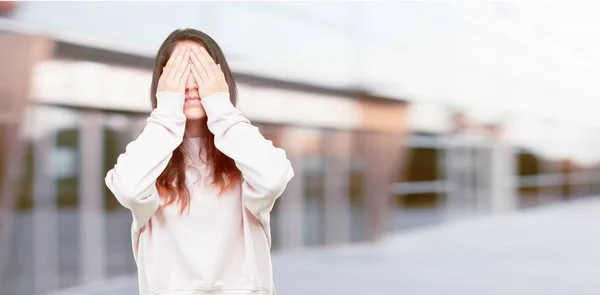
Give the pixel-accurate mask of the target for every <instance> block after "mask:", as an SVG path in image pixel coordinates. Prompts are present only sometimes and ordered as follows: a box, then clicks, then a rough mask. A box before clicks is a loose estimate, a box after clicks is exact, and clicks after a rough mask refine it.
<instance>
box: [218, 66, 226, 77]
mask: <svg viewBox="0 0 600 295" xmlns="http://www.w3.org/2000/svg"><path fill="white" fill-rule="evenodd" d="M217 72H218V73H219V75H221V76H223V77H224V76H225V73H223V68H222V67H221V64H217Z"/></svg>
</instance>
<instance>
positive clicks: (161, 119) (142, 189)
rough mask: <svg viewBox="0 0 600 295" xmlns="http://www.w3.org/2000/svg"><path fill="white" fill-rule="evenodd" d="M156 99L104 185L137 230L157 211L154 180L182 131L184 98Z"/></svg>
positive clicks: (174, 95)
mask: <svg viewBox="0 0 600 295" xmlns="http://www.w3.org/2000/svg"><path fill="white" fill-rule="evenodd" d="M156 98H157V107H156V108H155V109H154V110H153V111H152V113H151V114H150V117H149V118H148V119H147V120H146V126H145V127H144V130H143V131H142V133H141V134H140V135H139V136H138V138H137V139H135V140H134V141H132V142H131V143H129V144H128V145H127V147H126V148H125V152H124V153H122V154H121V155H120V156H119V157H118V159H117V163H116V164H115V166H114V167H113V168H112V169H111V170H110V171H108V173H107V174H106V178H105V182H106V186H107V187H108V188H109V189H110V191H111V192H112V193H113V194H114V195H115V197H116V198H117V200H118V201H119V203H121V205H123V206H124V207H126V208H128V209H129V210H131V211H132V214H133V226H134V228H135V229H136V230H139V229H140V228H142V227H143V226H144V225H145V224H146V223H147V222H148V220H150V218H151V217H152V215H154V213H155V212H156V210H157V209H158V207H159V204H160V199H159V197H158V193H157V192H156V186H155V184H156V179H157V178H158V176H160V174H161V173H162V172H163V170H164V169H165V167H167V164H168V163H169V160H170V159H171V156H172V154H173V151H174V150H175V149H176V148H177V147H178V146H179V145H180V144H181V142H182V141H183V134H184V132H185V122H186V119H185V115H184V113H183V104H184V102H185V95H183V94H180V93H175V92H159V93H157V94H156Z"/></svg>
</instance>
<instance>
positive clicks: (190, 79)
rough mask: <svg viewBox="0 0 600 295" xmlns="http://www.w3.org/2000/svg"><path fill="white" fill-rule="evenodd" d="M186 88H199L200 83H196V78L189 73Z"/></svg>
mask: <svg viewBox="0 0 600 295" xmlns="http://www.w3.org/2000/svg"><path fill="white" fill-rule="evenodd" d="M185 88H186V89H198V84H196V80H195V79H194V76H192V75H189V76H188V80H187V83H186V86H185Z"/></svg>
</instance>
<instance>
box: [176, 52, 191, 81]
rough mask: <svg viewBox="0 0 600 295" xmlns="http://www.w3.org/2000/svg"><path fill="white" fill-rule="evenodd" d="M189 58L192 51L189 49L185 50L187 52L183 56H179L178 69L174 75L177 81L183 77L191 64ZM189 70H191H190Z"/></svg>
mask: <svg viewBox="0 0 600 295" xmlns="http://www.w3.org/2000/svg"><path fill="white" fill-rule="evenodd" d="M189 60H190V51H189V50H185V53H184V54H183V56H180V57H178V58H177V61H178V62H179V65H178V67H177V71H176V72H175V75H174V76H173V79H175V81H180V80H181V78H182V77H183V75H184V74H185V73H186V72H185V70H186V69H187V67H188V65H189V64H190V62H189ZM188 72H189V70H188Z"/></svg>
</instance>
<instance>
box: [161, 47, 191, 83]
mask: <svg viewBox="0 0 600 295" xmlns="http://www.w3.org/2000/svg"><path fill="white" fill-rule="evenodd" d="M190 73H191V68H190V49H189V48H186V47H184V46H182V47H179V48H176V49H175V50H174V51H173V53H172V54H171V57H170V58H169V61H168V62H167V64H166V65H165V66H164V68H163V72H162V74H161V75H160V78H159V79H158V86H157V87H156V92H161V91H168V92H177V93H182V94H185V87H186V83H187V80H188V77H189V75H190Z"/></svg>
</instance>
